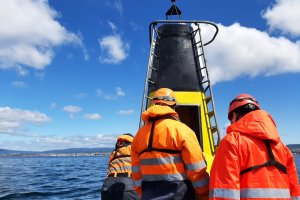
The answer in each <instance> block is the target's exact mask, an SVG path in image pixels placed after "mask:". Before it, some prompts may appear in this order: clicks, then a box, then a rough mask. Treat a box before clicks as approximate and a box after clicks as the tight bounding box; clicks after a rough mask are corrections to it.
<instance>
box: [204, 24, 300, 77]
mask: <svg viewBox="0 0 300 200" xmlns="http://www.w3.org/2000/svg"><path fill="white" fill-rule="evenodd" d="M218 27H219V35H218V36H217V38H216V40H215V41H214V42H213V43H211V44H209V45H208V46H206V48H205V55H206V60H207V66H208V70H209V74H210V79H211V81H212V82H213V83H216V82H221V81H229V80H233V79H235V78H238V77H241V76H249V77H255V76H258V75H264V76H270V75H276V74H282V73H296V72H300V65H299V63H300V41H297V42H295V43H294V42H292V41H290V40H288V39H287V38H285V37H279V38H275V37H270V36H269V35H268V34H267V33H265V32H262V31H259V30H256V29H254V28H246V27H242V26H240V24H238V23H235V24H233V25H231V26H229V27H225V26H223V25H220V24H219V25H218ZM203 33H204V34H205V35H207V34H208V32H205V29H204V32H203Z"/></svg>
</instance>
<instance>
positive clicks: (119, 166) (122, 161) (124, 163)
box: [107, 143, 132, 177]
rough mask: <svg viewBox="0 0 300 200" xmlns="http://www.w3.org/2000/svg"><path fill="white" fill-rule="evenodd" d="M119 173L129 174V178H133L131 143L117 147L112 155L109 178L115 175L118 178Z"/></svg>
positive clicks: (109, 164) (108, 172)
mask: <svg viewBox="0 0 300 200" xmlns="http://www.w3.org/2000/svg"><path fill="white" fill-rule="evenodd" d="M118 173H127V174H128V177H131V174H132V165H131V143H127V144H126V145H124V146H122V147H116V148H115V150H114V151H113V152H112V153H111V154H110V157H109V162H108V171H107V176H112V175H113V174H115V176H117V174H118Z"/></svg>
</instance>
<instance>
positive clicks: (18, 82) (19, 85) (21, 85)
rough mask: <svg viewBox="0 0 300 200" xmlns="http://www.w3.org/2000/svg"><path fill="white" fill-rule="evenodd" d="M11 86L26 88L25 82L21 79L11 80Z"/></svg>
mask: <svg viewBox="0 0 300 200" xmlns="http://www.w3.org/2000/svg"><path fill="white" fill-rule="evenodd" d="M11 85H12V86H15V87H18V88H26V87H27V84H26V83H24V82H23V81H13V82H11Z"/></svg>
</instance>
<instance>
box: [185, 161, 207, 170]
mask: <svg viewBox="0 0 300 200" xmlns="http://www.w3.org/2000/svg"><path fill="white" fill-rule="evenodd" d="M205 167H206V164H205V162H204V160H202V161H200V162H198V163H194V164H185V169H186V170H190V171H192V170H193V171H195V170H199V169H203V168H205Z"/></svg>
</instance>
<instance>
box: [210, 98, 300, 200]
mask: <svg viewBox="0 0 300 200" xmlns="http://www.w3.org/2000/svg"><path fill="white" fill-rule="evenodd" d="M228 119H229V120H230V122H231V125H230V126H229V127H228V128H227V135H226V136H225V137H224V138H223V139H222V141H221V143H220V146H219V147H218V150H217V153H216V155H215V158H214V162H213V165H212V169H211V172H210V194H209V196H210V199H216V200H217V199H218V200H219V199H256V200H259V199H262V200H267V199H273V200H276V199H292V200H299V199H300V186H299V180H298V175H297V169H296V166H295V162H294V158H293V155H292V153H291V152H290V150H289V149H288V147H287V146H286V145H285V144H284V143H283V142H282V141H281V139H280V137H279V135H278V131H277V128H276V124H275V122H274V120H273V118H272V117H271V116H270V115H269V114H268V113H267V112H265V111H263V110H261V109H260V105H259V104H258V102H257V101H256V100H255V98H253V97H252V96H251V95H248V94H240V95H238V96H237V97H236V98H235V99H233V100H232V101H231V103H230V106H229V111H228Z"/></svg>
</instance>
